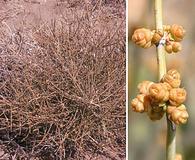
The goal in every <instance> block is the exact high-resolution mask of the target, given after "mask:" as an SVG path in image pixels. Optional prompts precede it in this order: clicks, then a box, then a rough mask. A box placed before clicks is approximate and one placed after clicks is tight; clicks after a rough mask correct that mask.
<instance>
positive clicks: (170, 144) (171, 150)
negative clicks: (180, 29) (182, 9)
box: [155, 0, 176, 160]
mask: <svg viewBox="0 0 195 160" xmlns="http://www.w3.org/2000/svg"><path fill="white" fill-rule="evenodd" d="M155 20H156V30H163V21H162V0H155ZM157 62H158V68H159V81H160V80H161V78H162V77H163V75H164V74H166V59H165V51H164V46H163V44H161V43H159V45H158V46H157ZM175 133H176V128H175V125H174V124H173V123H172V122H171V121H170V120H169V119H168V118H167V145H166V160H174V159H175V138H176V137H175Z"/></svg>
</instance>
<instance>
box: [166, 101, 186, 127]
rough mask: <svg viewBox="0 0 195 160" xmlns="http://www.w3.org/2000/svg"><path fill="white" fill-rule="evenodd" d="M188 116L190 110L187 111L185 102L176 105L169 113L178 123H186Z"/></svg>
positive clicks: (171, 118) (170, 117) (172, 119)
mask: <svg viewBox="0 0 195 160" xmlns="http://www.w3.org/2000/svg"><path fill="white" fill-rule="evenodd" d="M168 107H169V106H168ZM188 117H189V115H188V112H187V111H186V107H185V105H183V104H182V105H180V106H178V107H176V108H175V109H173V110H172V112H171V113H169V119H170V120H171V121H173V122H174V123H175V124H177V125H179V124H185V123H186V122H187V120H188Z"/></svg>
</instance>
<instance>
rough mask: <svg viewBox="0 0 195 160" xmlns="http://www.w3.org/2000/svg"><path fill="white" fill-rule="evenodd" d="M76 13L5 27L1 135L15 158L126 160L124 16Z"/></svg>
mask: <svg viewBox="0 0 195 160" xmlns="http://www.w3.org/2000/svg"><path fill="white" fill-rule="evenodd" d="M102 11H103V10H102ZM104 11H105V10H104ZM105 13H106V12H104V14H105ZM74 14H76V13H75V12H74V11H72V12H71V14H69V16H70V15H71V17H68V18H67V17H66V18H67V19H66V18H65V17H63V18H61V19H58V20H54V21H52V23H51V24H48V23H47V24H41V25H38V24H37V25H35V26H31V28H30V30H29V28H28V30H24V31H20V32H16V33H15V35H14V36H15V38H13V37H9V34H8V33H7V30H6V29H3V28H1V31H2V32H1V40H0V41H1V53H0V70H1V72H0V120H1V123H0V139H1V141H2V143H4V144H6V145H9V147H10V148H11V149H10V151H12V152H13V154H15V155H16V157H17V156H19V154H17V153H16V152H17V151H18V152H19V151H20V154H21V150H22V153H25V154H23V157H31V156H34V157H41V158H43V159H90V158H97V157H99V158H100V159H102V158H104V159H105V158H116V159H121V158H124V157H125V27H124V26H125V24H124V19H123V18H119V17H118V18H117V19H116V20H114V18H113V17H110V16H111V15H109V16H108V15H104V14H102V12H97V13H94V15H93V17H92V16H91V17H89V16H88V17H86V16H85V15H86V14H85V11H83V12H81V13H80V15H78V14H77V15H74ZM107 14H109V12H108V13H107ZM104 17H107V19H106V20H105V19H103V18H104ZM108 17H109V18H108ZM89 18H90V19H89ZM115 18H116V17H115Z"/></svg>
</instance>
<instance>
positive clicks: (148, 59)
mask: <svg viewBox="0 0 195 160" xmlns="http://www.w3.org/2000/svg"><path fill="white" fill-rule="evenodd" d="M153 2H154V1H150V0H139V1H137V0H128V14H129V15H128V23H129V24H128V26H129V58H128V60H129V62H128V63H129V66H128V67H129V96H130V99H129V102H130V101H131V100H132V98H134V97H135V96H136V94H137V85H138V83H139V82H141V81H143V80H151V81H157V75H158V74H157V61H156V50H155V47H151V48H150V49H147V50H146V49H142V48H139V47H137V46H136V45H135V44H133V43H132V41H131V36H132V33H133V31H134V30H135V29H136V28H140V27H145V28H150V29H154V27H155V21H154V9H153V8H154V6H153V5H154V4H153ZM194 16H195V1H193V0H188V1H186V0H180V1H178V0H164V1H163V24H179V25H182V26H183V27H184V28H185V30H186V31H187V32H186V36H185V38H184V40H183V41H182V45H183V49H182V51H181V52H179V53H177V54H171V55H167V56H166V58H167V69H168V70H169V69H173V68H175V69H177V70H178V71H179V72H180V73H181V75H182V87H184V88H185V89H186V90H187V92H188V96H187V101H186V103H185V104H186V106H187V110H188V113H189V115H190V118H189V120H188V123H187V124H186V125H182V126H179V127H178V128H177V139H176V141H177V153H181V154H182V156H183V160H194V159H195V152H194V151H195V138H194V130H195V123H194V122H195V108H194V107H193V106H194V105H195V98H193V95H195V86H194V85H195V74H194V69H195V63H194V61H195V54H194V52H195V46H194V43H195V30H194V28H195V21H194V19H193V18H194ZM165 145H166V120H165V117H164V118H163V120H161V121H157V122H152V121H151V120H149V118H148V117H147V115H146V114H139V113H134V112H132V110H131V107H130V105H129V160H164V159H165Z"/></svg>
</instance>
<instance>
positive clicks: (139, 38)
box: [132, 28, 153, 48]
mask: <svg viewBox="0 0 195 160" xmlns="http://www.w3.org/2000/svg"><path fill="white" fill-rule="evenodd" d="M152 37H153V35H152V32H151V31H150V30H149V29H146V28H140V29H136V30H135V31H134V33H133V36H132V40H133V42H134V43H135V44H137V45H139V46H140V47H142V48H149V47H151V46H152V43H151V40H152Z"/></svg>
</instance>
